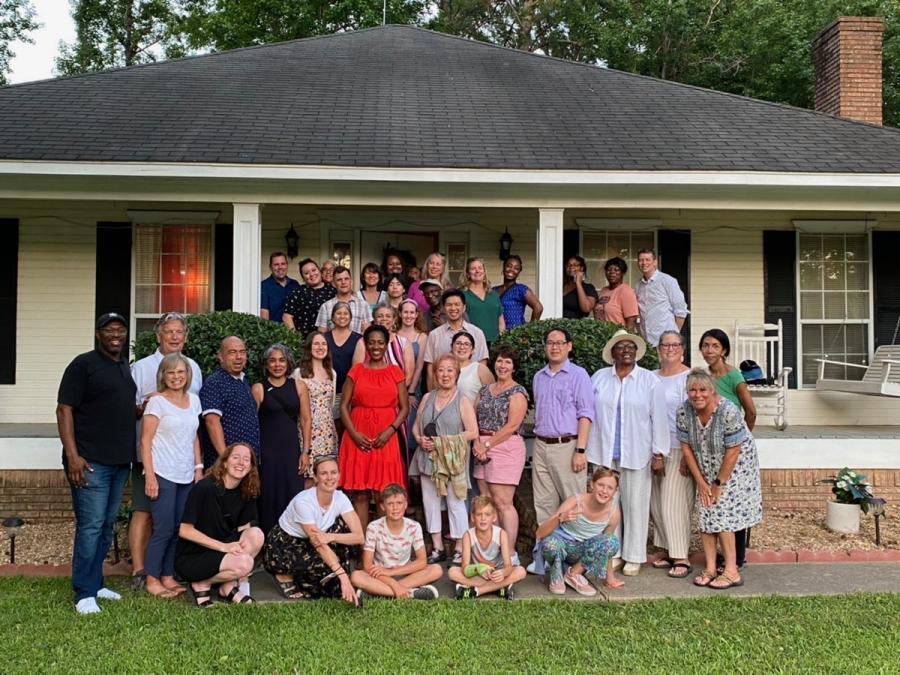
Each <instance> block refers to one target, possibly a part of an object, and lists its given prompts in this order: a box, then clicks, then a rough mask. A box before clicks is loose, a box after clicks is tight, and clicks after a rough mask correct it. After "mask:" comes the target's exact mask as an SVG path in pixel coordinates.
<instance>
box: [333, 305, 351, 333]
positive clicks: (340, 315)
mask: <svg viewBox="0 0 900 675" xmlns="http://www.w3.org/2000/svg"><path fill="white" fill-rule="evenodd" d="M351 319H352V316H351V315H350V310H349V309H347V308H346V307H338V308H337V309H335V310H334V313H333V314H332V315H331V322H332V323H333V324H334V327H335V328H346V327H347V326H349V325H350V320H351Z"/></svg>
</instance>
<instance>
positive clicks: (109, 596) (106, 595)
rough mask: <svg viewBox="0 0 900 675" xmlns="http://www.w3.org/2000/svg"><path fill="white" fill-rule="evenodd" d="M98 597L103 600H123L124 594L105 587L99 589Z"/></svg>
mask: <svg viewBox="0 0 900 675" xmlns="http://www.w3.org/2000/svg"><path fill="white" fill-rule="evenodd" d="M97 597H98V598H100V599H101V600H121V599H122V596H121V595H119V594H118V593H116V592H115V591H111V590H110V589H108V588H106V587H104V588H101V589H100V590H99V591H97Z"/></svg>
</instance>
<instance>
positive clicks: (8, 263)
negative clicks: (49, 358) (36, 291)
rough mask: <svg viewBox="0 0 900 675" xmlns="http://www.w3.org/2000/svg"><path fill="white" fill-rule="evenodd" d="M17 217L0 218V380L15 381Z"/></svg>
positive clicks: (17, 278) (17, 267)
mask: <svg viewBox="0 0 900 675" xmlns="http://www.w3.org/2000/svg"><path fill="white" fill-rule="evenodd" d="M18 283H19V221H18V220H11V219H8V218H7V219H4V218H0V354H3V358H2V359H0V384H15V383H16V300H17V297H18Z"/></svg>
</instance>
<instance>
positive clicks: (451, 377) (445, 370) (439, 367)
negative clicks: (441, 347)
mask: <svg viewBox="0 0 900 675" xmlns="http://www.w3.org/2000/svg"><path fill="white" fill-rule="evenodd" d="M458 377H459V365H458V364H456V363H454V362H453V361H451V360H450V359H441V360H440V361H438V363H437V364H435V368H434V381H435V382H437V386H438V389H444V390H448V389H453V387H455V386H456V380H457V378H458Z"/></svg>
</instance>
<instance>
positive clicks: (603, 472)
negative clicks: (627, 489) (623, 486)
mask: <svg viewBox="0 0 900 675" xmlns="http://www.w3.org/2000/svg"><path fill="white" fill-rule="evenodd" d="M601 478H615V479H616V487H619V472H618V471H616V470H615V469H610V468H609V467H608V466H601V467H600V468H599V469H595V470H594V473H592V474H591V483H596V482H597V481H598V480H600V479H601Z"/></svg>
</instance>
